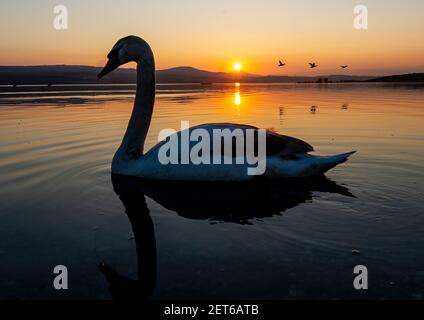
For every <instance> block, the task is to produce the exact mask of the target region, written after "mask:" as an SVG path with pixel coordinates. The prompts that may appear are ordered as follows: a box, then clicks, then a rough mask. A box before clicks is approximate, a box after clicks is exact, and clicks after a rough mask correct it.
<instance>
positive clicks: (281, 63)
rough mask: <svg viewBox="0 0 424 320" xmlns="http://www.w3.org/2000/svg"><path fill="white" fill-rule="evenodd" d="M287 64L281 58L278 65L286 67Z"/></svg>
mask: <svg viewBox="0 0 424 320" xmlns="http://www.w3.org/2000/svg"><path fill="white" fill-rule="evenodd" d="M285 65H286V64H285V63H283V62H282V61H281V60H278V66H279V67H284V66H285Z"/></svg>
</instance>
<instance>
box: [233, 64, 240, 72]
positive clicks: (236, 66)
mask: <svg viewBox="0 0 424 320" xmlns="http://www.w3.org/2000/svg"><path fill="white" fill-rule="evenodd" d="M233 69H234V71H240V70H241V64H239V63H236V64H234V66H233Z"/></svg>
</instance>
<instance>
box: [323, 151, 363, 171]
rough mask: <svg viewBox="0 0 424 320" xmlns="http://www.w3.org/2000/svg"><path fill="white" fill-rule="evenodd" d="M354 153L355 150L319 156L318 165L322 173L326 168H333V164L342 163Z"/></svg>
mask: <svg viewBox="0 0 424 320" xmlns="http://www.w3.org/2000/svg"><path fill="white" fill-rule="evenodd" d="M354 153H356V151H351V152H347V153H342V154H338V155H335V156H328V157H321V158H320V159H319V167H320V169H321V170H320V171H321V172H322V173H325V172H327V171H328V170H330V169H332V168H334V167H335V166H337V165H339V164H340V163H343V162H345V161H347V160H348V159H349V157H350V156H351V155H352V154H354Z"/></svg>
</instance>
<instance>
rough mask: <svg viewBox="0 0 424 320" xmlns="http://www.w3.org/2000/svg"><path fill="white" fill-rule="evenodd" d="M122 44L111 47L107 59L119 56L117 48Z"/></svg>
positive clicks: (119, 48)
mask: <svg viewBox="0 0 424 320" xmlns="http://www.w3.org/2000/svg"><path fill="white" fill-rule="evenodd" d="M121 48H122V45H119V46H117V47H116V48H114V49H112V50H111V51H110V52H109V54H108V55H107V58H108V59H113V58H118V56H119V50H121Z"/></svg>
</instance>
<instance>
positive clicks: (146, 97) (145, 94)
mask: <svg viewBox="0 0 424 320" xmlns="http://www.w3.org/2000/svg"><path fill="white" fill-rule="evenodd" d="M155 85H156V84H155V60H154V56H153V53H152V51H151V49H150V48H149V47H147V48H146V49H145V50H144V54H143V56H142V57H141V58H140V60H139V62H138V64H137V89H136V95H135V100H134V108H133V111H132V114H131V118H130V120H129V122H128V127H127V131H126V132H125V135H124V138H123V140H122V144H121V147H120V148H123V150H122V151H124V154H125V155H126V156H128V157H130V158H135V159H137V158H139V157H140V156H142V155H143V150H144V142H145V140H146V137H147V132H148V131H149V126H150V121H151V119H152V114H153V106H154V103H155Z"/></svg>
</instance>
